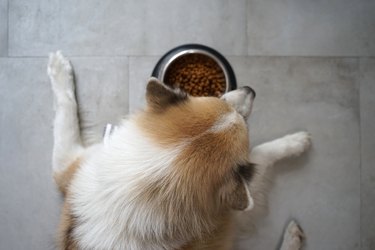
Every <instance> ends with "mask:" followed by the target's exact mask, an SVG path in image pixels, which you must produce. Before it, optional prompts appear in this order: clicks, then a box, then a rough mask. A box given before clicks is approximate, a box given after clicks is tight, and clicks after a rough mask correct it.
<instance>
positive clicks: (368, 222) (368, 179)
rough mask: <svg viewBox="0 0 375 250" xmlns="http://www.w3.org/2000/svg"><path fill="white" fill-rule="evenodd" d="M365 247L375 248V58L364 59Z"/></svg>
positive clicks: (363, 176) (363, 218)
mask: <svg viewBox="0 0 375 250" xmlns="http://www.w3.org/2000/svg"><path fill="white" fill-rule="evenodd" d="M360 93H361V146H362V154H361V163H362V171H361V173H362V174H361V176H362V180H361V181H362V182H361V183H362V185H361V200H362V207H361V223H362V225H361V234H362V249H363V250H370V249H375V206H374V204H375V163H374V162H375V155H374V149H375V134H374V124H375V98H374V97H375V58H372V59H362V60H361V92H360Z"/></svg>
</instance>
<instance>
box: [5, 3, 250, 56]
mask: <svg viewBox="0 0 375 250" xmlns="http://www.w3.org/2000/svg"><path fill="white" fill-rule="evenodd" d="M72 6H74V8H72ZM245 34H246V0H239V1H228V0H220V1H216V0H208V1H199V0H193V1H183V0H178V1H170V0H157V1H154V0H147V1H136V0H127V1H115V0H110V1H100V0H94V1H89V2H87V1H83V2H82V1H78V2H77V1H73V0H68V1H65V2H64V4H60V2H59V1H57V0H53V1H47V0H38V1H31V2H30V1H27V0H18V1H11V4H10V33H9V35H10V41H11V42H10V54H11V55H13V56H31V55H39V56H40V55H41V56H44V55H45V54H46V53H47V52H48V51H49V50H54V49H63V50H64V51H65V52H66V54H69V55H161V54H163V53H164V52H165V51H166V50H169V49H171V48H173V47H175V46H177V45H180V44H185V43H203V44H206V45H208V46H212V47H214V48H216V49H218V50H220V51H222V52H223V53H225V54H229V55H242V54H246V53H247V43H246V39H247V38H246V35H245ZM30 41H32V42H30Z"/></svg>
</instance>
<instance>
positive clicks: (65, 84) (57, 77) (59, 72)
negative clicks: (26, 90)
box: [47, 51, 74, 93]
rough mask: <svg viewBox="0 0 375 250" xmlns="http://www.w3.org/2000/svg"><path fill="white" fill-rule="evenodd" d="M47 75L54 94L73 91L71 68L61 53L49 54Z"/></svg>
mask: <svg viewBox="0 0 375 250" xmlns="http://www.w3.org/2000/svg"><path fill="white" fill-rule="evenodd" d="M47 73H48V76H49V78H50V80H51V83H52V88H53V90H54V91H55V93H56V91H57V92H61V91H62V92H64V91H66V90H73V89H74V85H73V69H72V66H71V64H70V62H69V60H68V59H66V58H65V57H64V56H63V55H62V53H61V51H57V52H55V53H50V54H49V61H48V67H47Z"/></svg>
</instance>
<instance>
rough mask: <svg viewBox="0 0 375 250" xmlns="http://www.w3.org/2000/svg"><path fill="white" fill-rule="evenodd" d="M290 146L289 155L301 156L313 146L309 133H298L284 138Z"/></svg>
mask: <svg viewBox="0 0 375 250" xmlns="http://www.w3.org/2000/svg"><path fill="white" fill-rule="evenodd" d="M284 139H285V140H286V143H287V145H288V154H289V155H291V156H299V155H300V154H302V153H303V152H305V151H306V150H307V149H309V148H310V146H311V135H310V134H309V133H307V132H304V131H302V132H297V133H294V134H291V135H287V136H285V137H284Z"/></svg>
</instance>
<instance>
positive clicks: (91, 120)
mask: <svg viewBox="0 0 375 250" xmlns="http://www.w3.org/2000/svg"><path fill="white" fill-rule="evenodd" d="M71 61H72V64H73V68H74V71H75V76H76V85H77V99H78V104H79V108H80V112H79V113H80V116H81V128H82V132H83V137H84V141H85V142H87V143H91V142H96V141H98V140H101V138H102V134H103V131H104V130H103V129H104V126H105V124H107V123H114V124H117V123H118V122H119V120H120V119H121V118H123V117H124V116H125V115H126V114H127V113H128V110H129V107H128V103H129V101H128V96H129V93H128V89H129V86H128V81H129V79H128V78H129V76H128V59H127V58H125V57H110V58H109V57H90V58H85V57H73V58H71Z"/></svg>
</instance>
